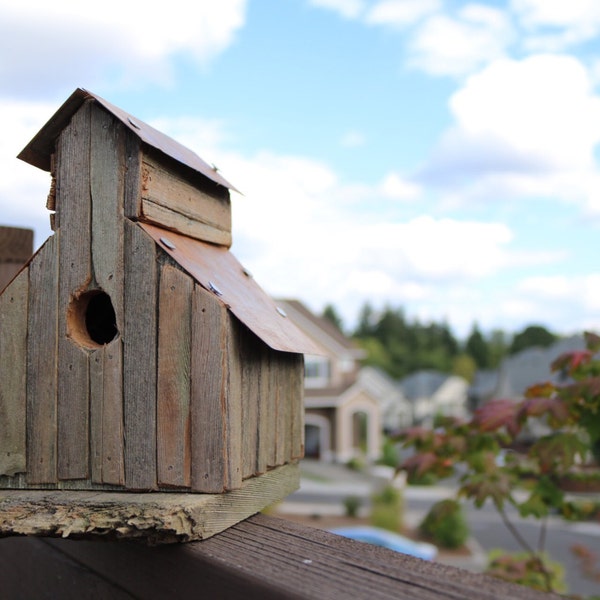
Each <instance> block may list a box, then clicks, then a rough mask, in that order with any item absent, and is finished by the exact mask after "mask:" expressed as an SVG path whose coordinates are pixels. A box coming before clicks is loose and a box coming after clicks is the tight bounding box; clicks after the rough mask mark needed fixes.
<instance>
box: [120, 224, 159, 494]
mask: <svg viewBox="0 0 600 600" xmlns="http://www.w3.org/2000/svg"><path fill="white" fill-rule="evenodd" d="M124 226H125V246H126V248H127V253H126V256H125V304H124V313H125V320H124V327H123V334H122V335H123V353H124V354H123V390H124V392H123V393H124V395H123V405H124V409H123V413H124V426H125V483H126V486H127V487H128V488H129V489H137V490H146V489H155V488H156V333H157V332H156V328H157V323H156V303H157V300H156V295H157V286H158V282H157V273H156V248H155V243H154V241H153V240H152V238H150V237H149V236H148V235H147V234H146V233H144V231H143V230H142V229H141V228H140V227H139V226H138V225H136V224H135V223H132V222H130V221H125V222H124Z"/></svg>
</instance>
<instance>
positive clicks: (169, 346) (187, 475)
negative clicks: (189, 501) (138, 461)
mask: <svg viewBox="0 0 600 600" xmlns="http://www.w3.org/2000/svg"><path fill="white" fill-rule="evenodd" d="M193 288H194V282H193V280H192V278H191V277H189V276H188V275H186V274H185V273H183V272H182V271H180V270H179V269H177V268H175V267H172V266H170V265H165V266H163V267H162V269H161V273H160V291H159V303H158V382H157V385H158V390H157V399H156V403H157V450H158V465H157V467H158V483H159V484H160V485H172V486H180V487H189V486H190V484H191V454H190V453H191V450H190V441H191V440H190V369H191V364H190V361H191V355H190V344H191V332H190V326H191V308H192V291H193Z"/></svg>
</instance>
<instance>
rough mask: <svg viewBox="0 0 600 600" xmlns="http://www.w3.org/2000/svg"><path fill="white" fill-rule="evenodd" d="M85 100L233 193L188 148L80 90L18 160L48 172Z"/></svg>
mask: <svg viewBox="0 0 600 600" xmlns="http://www.w3.org/2000/svg"><path fill="white" fill-rule="evenodd" d="M86 100H95V101H96V102H98V104H100V105H101V106H103V107H104V108H105V109H106V110H107V111H109V112H110V113H111V114H113V115H114V116H115V117H116V118H117V119H119V121H121V123H123V125H125V127H127V128H128V129H129V130H131V131H132V132H133V133H134V134H135V135H137V136H138V137H139V138H140V140H141V141H142V142H143V143H144V144H146V145H147V146H150V147H152V148H154V149H155V150H158V151H159V152H161V153H162V154H165V155H166V156H169V157H170V158H173V159H175V160H176V161H178V162H180V163H181V164H183V165H185V166H187V167H189V168H190V169H193V170H194V171H196V172H198V173H201V174H202V175H204V176H205V177H208V178H209V179H211V180H212V181H214V182H215V183H217V184H219V185H222V186H224V187H226V188H228V189H230V190H235V191H236V192H237V191H238V190H237V189H236V188H235V187H234V186H233V185H231V184H230V183H229V182H228V181H227V180H226V179H225V178H224V177H223V176H222V175H221V174H220V173H219V172H218V171H217V170H216V169H214V168H213V167H211V166H210V165H209V164H208V163H206V162H204V161H203V160H202V159H201V158H200V157H199V156H198V155H197V154H195V153H194V152H192V151H191V150H190V149H189V148H186V147H185V146H183V145H182V144H180V143H179V142H176V141H175V140H174V139H172V138H170V137H169V136H167V135H165V134H164V133H161V132H160V131H158V130H157V129H154V127H151V126H150V125H148V124H147V123H144V122H143V121H141V120H140V119H137V118H136V117H134V116H132V115H130V114H128V113H126V112H125V111H124V110H121V109H120V108H118V107H117V106H114V105H113V104H111V103H110V102H107V101H106V100H104V99H103V98H101V97H100V96H97V95H96V94H93V93H91V92H88V91H86V90H84V89H81V88H78V89H76V90H75V91H74V92H73V93H72V94H71V96H69V98H67V100H66V101H65V102H64V104H63V105H62V106H61V107H60V108H59V109H58V110H57V111H56V113H54V116H53V117H52V118H51V119H50V120H49V121H48V122H47V123H46V125H44V127H42V129H40V131H39V132H38V133H37V135H36V136H35V137H34V138H33V139H32V140H31V141H30V142H29V144H27V146H25V148H24V149H23V150H22V151H21V152H20V153H19V155H18V158H20V159H21V160H24V161H25V162H28V163H30V164H32V165H34V166H35V167H38V168H40V169H42V170H44V171H50V156H51V154H52V153H53V152H54V145H55V143H56V138H57V137H58V136H59V135H60V132H61V131H62V130H63V129H64V128H65V127H66V126H67V125H68V124H69V121H70V120H71V118H72V116H73V115H74V114H75V113H76V112H77V111H78V110H79V108H80V107H81V105H82V104H83V103H84V102H85V101H86Z"/></svg>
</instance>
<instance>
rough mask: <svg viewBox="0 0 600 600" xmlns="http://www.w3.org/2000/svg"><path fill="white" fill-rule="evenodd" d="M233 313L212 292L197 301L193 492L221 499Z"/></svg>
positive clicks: (198, 293)
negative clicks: (229, 325) (228, 332)
mask: <svg viewBox="0 0 600 600" xmlns="http://www.w3.org/2000/svg"><path fill="white" fill-rule="evenodd" d="M227 320H228V317H227V309H226V308H225V307H224V306H223V305H222V304H221V302H219V300H217V298H216V297H215V296H214V294H212V293H211V292H208V291H206V290H205V289H203V288H202V287H201V286H199V285H195V286H194V293H193V296H192V349H191V352H192V362H191V374H192V388H191V423H192V448H191V449H192V481H191V483H192V490H193V491H196V492H207V493H221V492H223V491H225V489H226V487H227V483H228V481H229V476H228V473H227V467H228V456H227V412H226V411H227V373H226V364H227V363H226V355H225V352H226V350H227V335H226V327H227Z"/></svg>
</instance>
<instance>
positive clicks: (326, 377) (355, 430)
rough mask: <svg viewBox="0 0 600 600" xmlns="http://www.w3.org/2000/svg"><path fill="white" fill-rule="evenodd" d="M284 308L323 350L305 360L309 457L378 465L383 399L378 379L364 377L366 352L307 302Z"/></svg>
mask: <svg viewBox="0 0 600 600" xmlns="http://www.w3.org/2000/svg"><path fill="white" fill-rule="evenodd" d="M278 305H279V306H280V307H281V308H283V310H285V312H286V314H287V316H288V317H289V318H290V319H291V320H292V321H293V322H294V323H295V325H296V326H297V327H298V328H299V329H300V330H302V331H303V332H304V333H305V334H306V335H308V337H310V338H311V339H312V340H313V342H314V343H315V344H316V346H318V348H319V350H320V352H319V354H314V355H310V354H309V355H305V358H304V360H305V387H304V390H305V392H304V407H305V455H306V456H307V457H310V458H318V459H320V460H324V461H335V462H347V461H348V460H350V459H352V458H355V457H361V458H365V459H367V460H369V461H373V460H376V459H377V458H379V456H380V453H381V444H382V428H383V423H382V418H383V412H382V395H381V393H380V392H379V388H377V387H376V386H375V385H373V375H372V374H371V376H370V377H361V376H360V373H361V370H360V365H359V362H358V361H359V360H360V359H361V358H362V357H363V356H364V353H363V351H362V350H361V349H360V348H358V347H357V346H356V345H355V344H354V343H353V342H352V340H350V339H349V338H347V337H346V336H345V335H344V334H343V333H342V332H340V331H339V330H338V329H337V328H336V327H335V326H334V325H333V324H332V323H330V322H329V321H327V320H326V319H323V318H320V317H317V316H316V315H314V314H313V313H312V312H311V311H310V310H308V308H306V306H304V305H303V304H302V303H301V302H298V301H297V300H279V301H278Z"/></svg>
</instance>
